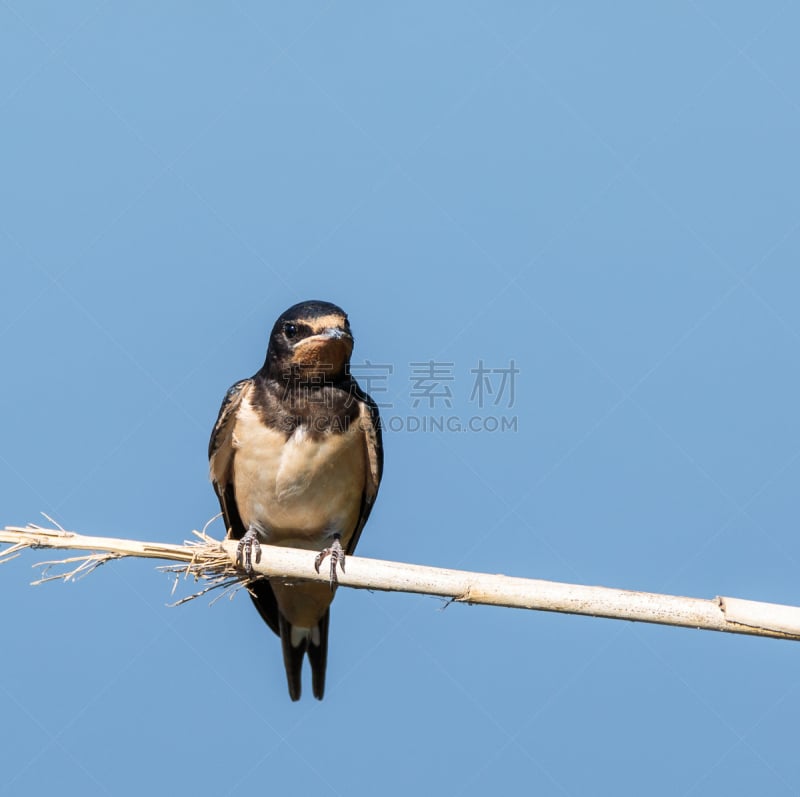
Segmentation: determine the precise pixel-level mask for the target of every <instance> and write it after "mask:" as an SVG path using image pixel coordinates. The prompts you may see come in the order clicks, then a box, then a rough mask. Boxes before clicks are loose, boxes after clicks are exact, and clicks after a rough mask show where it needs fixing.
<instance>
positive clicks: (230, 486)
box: [208, 300, 383, 700]
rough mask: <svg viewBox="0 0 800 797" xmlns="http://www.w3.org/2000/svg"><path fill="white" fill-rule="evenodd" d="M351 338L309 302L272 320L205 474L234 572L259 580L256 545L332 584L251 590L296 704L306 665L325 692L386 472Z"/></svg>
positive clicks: (267, 584)
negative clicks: (324, 573) (348, 569)
mask: <svg viewBox="0 0 800 797" xmlns="http://www.w3.org/2000/svg"><path fill="white" fill-rule="evenodd" d="M353 342H354V340H353V333H352V331H351V329H350V321H349V319H348V317H347V314H346V313H345V312H344V310H342V309H341V308H340V307H338V306H337V305H335V304H332V303H330V302H325V301H319V300H309V301H304V302H300V303H298V304H295V305H293V306H292V307H290V308H289V309H288V310H286V311H285V312H283V313H282V314H281V315H280V316H279V317H278V319H277V321H276V322H275V324H274V326H273V328H272V332H271V334H270V338H269V343H268V346H267V353H266V359H265V361H264V364H263V366H262V367H261V368H260V369H259V370H258V371H257V372H256V373H255V374H254V375H253V376H252V377H250V378H249V379H242V380H241V381H239V382H236V384H234V385H233V386H232V387H230V388H229V389H228V391H227V393H226V394H225V398H224V399H223V401H222V406H221V407H220V410H219V415H218V417H217V421H216V423H215V425H214V428H213V430H212V433H211V439H210V441H209V446H208V457H209V471H210V478H211V481H212V484H213V486H214V490H215V492H216V494H217V498H218V499H219V504H220V509H221V511H222V516H223V519H224V521H225V526H226V529H227V537H228V539H233V540H238V541H239V543H238V546H237V554H236V556H237V565H240V566H242V567H243V568H244V569H245V570H246V571H247V572H249V573H251V574H252V568H253V561H254V560H255V561H256V562H258V561H259V560H260V556H261V544H262V543H265V544H269V545H283V546H288V547H292V548H300V549H304V550H308V551H316V552H318V553H317V556H316V557H315V559H314V567H315V568H316V570H317V572H319V569H320V566H321V564H322V563H323V561H324V560H325V558H326V557H329V558H330V560H329V566H330V576H329V579H328V583H325V582H321V581H309V582H303V583H294V584H288V583H285V582H284V581H283V580H281V579H277V578H259V579H256V580H254V581H251V582H250V584H249V591H250V597H251V598H252V600H253V603H254V604H255V607H256V609H257V610H258V612H259V614H260V615H261V617H262V619H263V620H264V621H265V622H266V624H267V625H268V626H269V627H270V629H272V631H273V632H275V634H277V635H278V636H279V637H280V640H281V648H282V651H283V663H284V667H285V670H286V679H287V683H288V687H289V696H290V697H291V699H292V700H299V699H300V694H301V686H302V678H301V676H302V668H303V660H304V656H306V655H307V656H308V660H309V664H310V667H311V688H312V692H313V695H314V697H316V698H317V699H318V700H322V698H323V696H324V694H325V671H326V666H327V656H328V629H329V624H330V605H331V601H332V600H333V596H334V592H335V587H336V584H337V573H336V569H337V566H338V567H340V568H341V569H342V571H344V567H345V560H346V556H347V555H349V554H352V553H353V551H354V550H355V548H356V545H357V544H358V540H359V538H360V536H361V532H362V531H363V529H364V525H365V524H366V522H367V519H368V518H369V515H370V512H371V511H372V508H373V506H374V503H375V499H376V496H377V494H378V487H379V485H380V482H381V477H382V475H383V443H382V437H381V425H380V414H379V411H378V406H377V405H376V403H375V402H374V401H373V400H372V398H371V397H370V396H369V395H367V393H365V392H364V391H363V390H362V389H361V387H360V386H359V384H358V382H357V381H356V380H355V379H354V378H353V376H352V375H351V373H350V357H351V355H352V351H353Z"/></svg>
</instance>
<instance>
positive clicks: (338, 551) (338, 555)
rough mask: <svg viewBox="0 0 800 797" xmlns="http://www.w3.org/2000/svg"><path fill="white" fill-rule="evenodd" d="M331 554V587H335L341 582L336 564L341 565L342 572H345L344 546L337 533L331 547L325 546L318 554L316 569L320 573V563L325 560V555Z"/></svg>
mask: <svg viewBox="0 0 800 797" xmlns="http://www.w3.org/2000/svg"><path fill="white" fill-rule="evenodd" d="M326 556H330V558H331V578H330V585H331V589H334V588H335V587H336V585H337V584H338V583H339V579H338V578H337V576H336V565H337V564H338V565H339V567H341V568H342V572H343V573H344V559H345V556H344V548H342V543H341V542H339V535H338V534H337V535H336V536H335V537H334V538H333V543H332V544H331V547H330V548H323V549H322V550H321V551H320V552H319V553H318V554H317V558H316V559H315V560H314V569H315V570H316V571H317V572H318V573H319V568H320V565H321V564H322V563H323V561H325V557H326Z"/></svg>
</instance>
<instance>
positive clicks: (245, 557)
mask: <svg viewBox="0 0 800 797" xmlns="http://www.w3.org/2000/svg"><path fill="white" fill-rule="evenodd" d="M254 552H255V562H256V564H258V563H259V562H260V561H261V543H260V542H259V541H258V534H257V533H256V531H255V530H254V529H248V531H247V533H246V534H245V535H244V537H242V539H241V540H239V544H238V545H237V546H236V566H237V567H244V569H245V570H246V571H247V573H248V574H250V575H252V573H253V558H254V557H253V554H254Z"/></svg>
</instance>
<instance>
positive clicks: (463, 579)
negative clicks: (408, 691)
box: [0, 526, 800, 640]
mask: <svg viewBox="0 0 800 797" xmlns="http://www.w3.org/2000/svg"><path fill="white" fill-rule="evenodd" d="M195 535H196V536H197V540H195V541H192V542H189V543H186V544H184V545H170V544H168V543H160V542H140V541H137V540H130V539H119V538H114V537H92V536H86V535H81V534H76V533H73V532H69V531H65V530H63V529H46V528H42V527H39V526H30V527H27V528H22V527H19V526H7V527H6V528H5V529H3V530H2V531H0V542H7V543H11V544H12V547H11V548H9V549H6V551H4V552H2V553H0V562H2V561H8V560H9V559H10V558H14V557H16V556H18V555H19V553H20V552H21V551H22V550H23V549H25V548H57V549H73V550H74V549H80V550H86V551H92V552H94V553H91V554H88V555H86V556H79V557H71V558H70V559H65V560H61V561H57V562H42V563H40V564H39V566H42V567H45V568H50V567H53V566H59V565H60V566H63V565H68V564H73V563H76V562H78V563H80V564H79V565H78V566H77V567H76V568H74V569H73V570H68V571H67V572H62V573H59V574H57V575H47V574H46V573H47V570H46V571H45V575H44V577H43V578H41V579H39V580H38V581H35V582H34V583H35V584H38V583H42V582H43V581H49V580H55V579H63V580H73V579H75V578H78V577H81V576H83V575H86V574H87V573H89V572H91V571H92V570H93V569H94V568H95V567H98V566H99V565H101V564H104V563H105V562H107V561H109V560H111V559H118V558H121V557H127V556H133V557H144V558H152V559H163V560H168V561H172V562H177V563H179V564H177V565H173V566H170V567H168V568H166V569H167V570H169V571H172V572H176V573H185V574H186V575H189V576H192V577H194V578H195V579H196V580H200V579H205V580H207V583H208V584H209V586H207V587H205V588H204V589H202V590H201V591H200V592H198V593H196V594H195V595H192V596H190V597H189V598H185V599H183V601H179V603H180V602H184V601H185V600H190V599H191V598H193V597H197V596H198V595H201V594H204V593H205V592H208V591H209V590H211V589H215V588H217V587H223V588H225V589H231V588H238V587H240V586H247V585H248V584H249V583H251V582H252V580H253V579H254V578H257V577H259V576H269V577H271V578H280V579H285V580H286V581H326V580H327V579H328V572H329V571H328V568H327V567H323V568H322V572H321V573H320V574H318V573H316V572H315V570H314V567H313V561H314V554H313V552H310V551H304V550H297V549H295V548H280V547H276V546H268V545H265V546H262V556H261V561H260V562H259V563H254V566H253V569H254V573H253V575H252V576H248V574H246V573H245V572H243V571H242V570H241V569H238V568H237V567H236V565H235V558H236V545H237V543H236V542H235V541H231V540H225V541H219V540H214V539H212V538H211V537H208V536H207V535H206V534H205V532H195ZM326 564H327V563H326ZM346 567H347V571H346V572H340V574H339V579H338V580H339V584H340V585H341V586H345V587H355V588H358V589H373V590H384V591H395V592H411V593H419V594H426V595H437V596H440V597H444V598H450V599H451V600H453V601H456V602H460V603H473V604H486V605H491V606H505V607H509V608H519V609H537V610H540V611H551V612H566V613H569V614H583V615H591V616H594V617H607V618H613V619H618V620H634V621H639V622H646V623H660V624H663V625H676V626H685V627H689V628H698V629H705V630H709V631H726V632H730V633H736V634H751V635H755V636H766V637H773V638H778V639H794V640H800V608H798V607H794V606H781V605H778V604H772V603H761V602H757V601H746V600H741V599H738V598H720V597H718V598H714V599H710V600H709V599H702V598H687V597H679V596H675V595H660V594H656V593H650V592H633V591H629V590H620V589H611V588H608V587H596V586H586V585H580V584H564V583H559V582H554V581H542V580H539V579H527V578H513V577H509V576H504V575H493V574H489V573H474V572H469V571H464V570H448V569H444V568H439V567H426V566H421V565H411V564H404V563H401V562H388V561H382V560H379V559H365V558H362V557H348V558H347V561H346Z"/></svg>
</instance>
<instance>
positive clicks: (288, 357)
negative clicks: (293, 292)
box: [267, 301, 353, 382]
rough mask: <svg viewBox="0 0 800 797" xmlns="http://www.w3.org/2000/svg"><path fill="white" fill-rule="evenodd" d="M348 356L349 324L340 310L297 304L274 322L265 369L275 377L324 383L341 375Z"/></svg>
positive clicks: (325, 305)
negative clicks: (299, 378) (289, 376)
mask: <svg viewBox="0 0 800 797" xmlns="http://www.w3.org/2000/svg"><path fill="white" fill-rule="evenodd" d="M352 352H353V335H352V333H351V332H350V322H349V321H348V320H347V313H345V311H344V310H342V308H341V307H337V306H336V305H335V304H331V303H330V302H319V301H307V302H300V303H299V304H295V305H293V306H292V307H290V308H289V309H288V310H286V311H285V312H284V313H282V314H281V316H280V318H278V320H277V321H276V322H275V326H274V327H273V328H272V335H271V336H270V339H269V349H268V350H267V366H268V367H269V369H270V372H271V374H272V375H273V376H275V377H282V378H286V377H287V376H288V375H295V376H303V377H313V378H315V379H319V380H321V381H322V382H325V381H330V380H335V379H337V378H339V377H341V376H343V375H344V373H345V370H346V367H347V365H348V363H349V362H350V355H351V354H352Z"/></svg>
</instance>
